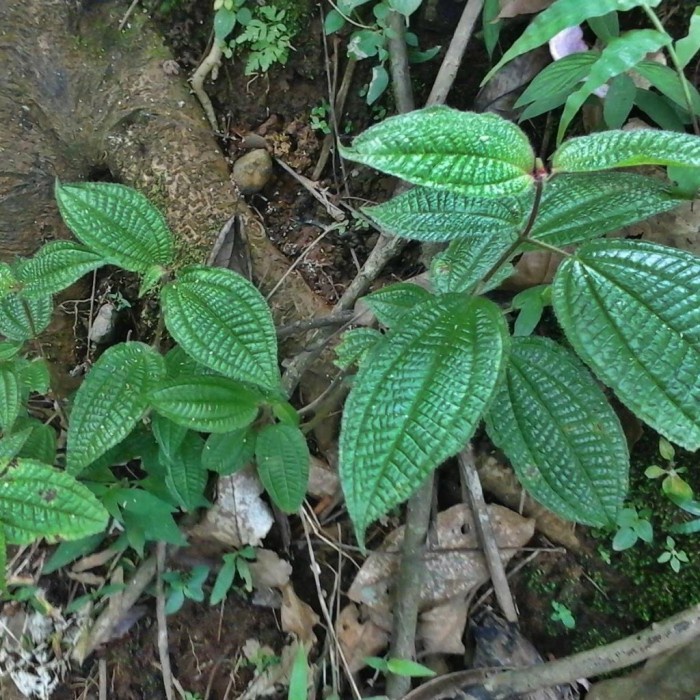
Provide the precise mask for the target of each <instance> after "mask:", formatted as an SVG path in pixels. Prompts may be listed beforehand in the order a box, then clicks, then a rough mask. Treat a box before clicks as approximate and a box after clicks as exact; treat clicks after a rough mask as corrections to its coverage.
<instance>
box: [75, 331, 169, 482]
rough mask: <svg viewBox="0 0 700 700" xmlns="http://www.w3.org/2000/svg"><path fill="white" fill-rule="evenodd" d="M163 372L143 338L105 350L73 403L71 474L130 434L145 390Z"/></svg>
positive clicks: (143, 407) (144, 405)
mask: <svg viewBox="0 0 700 700" xmlns="http://www.w3.org/2000/svg"><path fill="white" fill-rule="evenodd" d="M164 375H165V366H164V363H163V358H162V357H161V356H160V355H159V354H158V353H157V352H156V351H155V350H153V349H152V348H150V347H149V346H148V345H145V344H144V343H121V344H119V345H114V346H112V347H111V348H109V349H108V350H107V351H105V353H104V354H103V355H102V356H101V357H100V359H99V360H97V362H96V363H95V364H94V366H93V367H92V369H91V370H90V372H89V373H88V375H87V376H86V377H85V379H84V380H83V383H82V384H81V385H80V388H79V389H78V392H77V394H76V396H75V401H74V403H73V410H72V411H71V415H70V426H69V428H68V459H67V466H66V469H67V470H68V471H69V472H70V473H71V474H77V473H78V472H80V471H81V470H82V469H83V468H84V467H86V466H87V465H88V464H90V462H92V461H93V460H95V459H97V458H98V457H99V456H100V455H102V454H104V453H105V452H106V451H107V450H108V449H109V448H110V447H114V445H116V444H117V443H119V442H121V441H122V440H123V439H124V438H125V437H127V435H129V433H130V432H131V431H132V430H133V428H134V427H135V426H136V424H137V423H138V421H139V420H140V418H141V416H142V415H143V413H144V411H145V410H146V408H147V407H148V391H149V390H150V388H151V386H153V385H154V384H156V383H157V382H158V380H159V379H161V378H162V377H163V376H164Z"/></svg>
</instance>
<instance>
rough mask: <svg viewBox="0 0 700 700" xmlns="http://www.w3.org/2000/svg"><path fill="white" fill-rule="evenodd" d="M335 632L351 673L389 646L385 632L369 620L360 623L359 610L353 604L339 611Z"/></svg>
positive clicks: (387, 635)
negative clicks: (365, 660)
mask: <svg viewBox="0 0 700 700" xmlns="http://www.w3.org/2000/svg"><path fill="white" fill-rule="evenodd" d="M335 631H336V635H337V636H338V643H339V644H340V648H341V649H342V650H343V655H344V656H345V660H346V661H347V663H348V666H349V667H350V672H351V673H355V672H356V671H359V670H360V669H362V668H364V667H365V663H364V659H365V658H366V657H368V656H376V655H377V654H379V653H380V652H381V651H382V650H383V649H384V648H385V647H386V646H387V645H388V644H389V634H388V632H387V631H386V630H384V629H382V628H381V627H379V626H378V625H376V624H375V623H374V622H372V620H370V619H366V620H365V621H364V622H361V621H360V609H359V608H358V607H357V605H355V604H354V603H349V604H348V605H346V606H345V607H344V608H343V609H342V610H341V611H340V614H339V615H338V619H337V620H336V622H335Z"/></svg>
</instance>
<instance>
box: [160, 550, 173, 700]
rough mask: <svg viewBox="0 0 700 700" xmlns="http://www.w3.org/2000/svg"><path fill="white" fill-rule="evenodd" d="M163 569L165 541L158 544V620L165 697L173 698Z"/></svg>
mask: <svg viewBox="0 0 700 700" xmlns="http://www.w3.org/2000/svg"><path fill="white" fill-rule="evenodd" d="M163 569H165V542H158V543H157V544H156V620H157V622H158V658H159V659H160V669H161V673H162V675H163V686H164V687H165V697H166V698H167V699H168V700H173V674H172V670H171V669H170V653H169V651H168V623H167V621H166V619H165V594H164V592H163Z"/></svg>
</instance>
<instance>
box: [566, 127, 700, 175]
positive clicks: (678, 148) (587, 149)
mask: <svg viewBox="0 0 700 700" xmlns="http://www.w3.org/2000/svg"><path fill="white" fill-rule="evenodd" d="M631 165H678V166H684V167H695V168H697V167H700V136H691V135H690V134H679V133H675V132H670V131H657V130H656V129H638V130H636V131H601V132H599V133H597V134H591V135H590V136H578V137H577V138H574V139H569V140H568V141H565V142H564V143H563V144H562V145H561V146H560V147H559V148H558V149H557V151H556V152H555V154H554V156H552V171H553V172H557V173H565V172H571V173H590V172H594V171H595V170H610V169H611V168H624V167H628V166H631Z"/></svg>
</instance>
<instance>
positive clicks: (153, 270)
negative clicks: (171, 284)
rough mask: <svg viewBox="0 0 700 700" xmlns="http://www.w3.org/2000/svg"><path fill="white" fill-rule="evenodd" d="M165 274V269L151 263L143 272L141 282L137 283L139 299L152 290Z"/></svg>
mask: <svg viewBox="0 0 700 700" xmlns="http://www.w3.org/2000/svg"><path fill="white" fill-rule="evenodd" d="M166 274H167V270H166V269H165V268H164V267H162V266H161V265H151V266H150V267H149V268H148V269H147V270H145V271H144V273H143V278H142V279H141V284H140V285H139V299H142V298H143V297H145V296H146V294H148V293H149V292H152V291H153V290H154V289H155V288H156V287H157V286H158V283H159V282H160V281H161V280H162V279H163V277H164V276H165V275H166Z"/></svg>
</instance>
